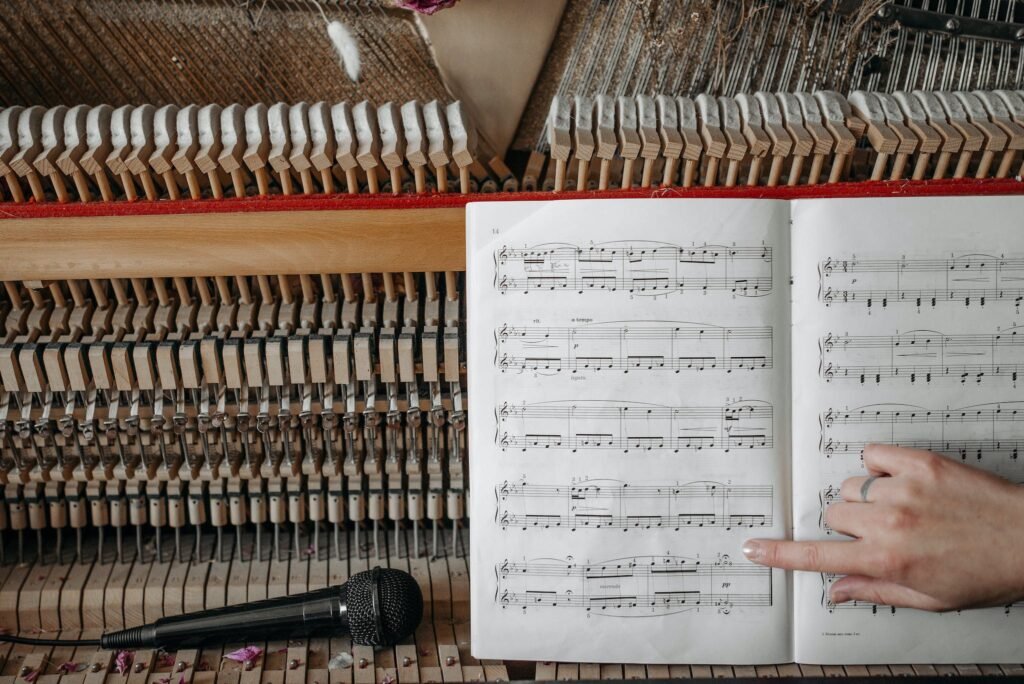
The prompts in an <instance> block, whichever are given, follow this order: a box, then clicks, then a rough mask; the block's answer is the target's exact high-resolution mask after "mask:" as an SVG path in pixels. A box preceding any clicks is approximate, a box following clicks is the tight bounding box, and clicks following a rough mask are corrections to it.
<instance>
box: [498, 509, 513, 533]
mask: <svg viewBox="0 0 1024 684" xmlns="http://www.w3.org/2000/svg"><path fill="white" fill-rule="evenodd" d="M511 522H512V519H511V516H510V515H509V513H508V511H504V512H503V513H502V514H501V519H500V520H499V521H498V523H499V524H500V525H501V529H503V530H505V529H508V526H509V524H510V523H511Z"/></svg>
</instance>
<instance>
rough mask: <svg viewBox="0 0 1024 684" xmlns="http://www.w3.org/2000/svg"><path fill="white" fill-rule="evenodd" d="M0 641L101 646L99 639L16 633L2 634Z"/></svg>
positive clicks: (37, 644)
mask: <svg viewBox="0 0 1024 684" xmlns="http://www.w3.org/2000/svg"><path fill="white" fill-rule="evenodd" d="M0 641H5V642H7V643H9V644H24V645H26V646H100V645H102V644H101V641H100V640H99V639H35V638H32V637H23V636H16V635H14V634H0Z"/></svg>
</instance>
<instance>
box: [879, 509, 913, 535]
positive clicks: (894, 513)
mask: <svg viewBox="0 0 1024 684" xmlns="http://www.w3.org/2000/svg"><path fill="white" fill-rule="evenodd" d="M916 522H917V520H916V516H915V515H914V514H913V513H912V512H911V511H910V510H909V509H907V508H906V507H904V506H888V507H887V508H886V510H885V512H884V513H883V514H882V525H883V526H884V527H885V528H887V529H888V530H890V531H895V532H901V531H904V530H909V529H911V528H913V527H914V525H915V523H916Z"/></svg>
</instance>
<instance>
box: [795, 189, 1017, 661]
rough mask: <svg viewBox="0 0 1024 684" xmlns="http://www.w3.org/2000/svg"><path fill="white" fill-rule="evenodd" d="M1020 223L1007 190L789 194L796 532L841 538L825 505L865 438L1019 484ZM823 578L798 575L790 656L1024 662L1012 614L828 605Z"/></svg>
mask: <svg viewBox="0 0 1024 684" xmlns="http://www.w3.org/2000/svg"><path fill="white" fill-rule="evenodd" d="M1022 216H1024V198H1019V197H987V198H969V197H950V198H937V197H933V198H911V199H905V198H901V199H851V200H847V199H837V200H800V201H797V202H794V203H793V238H792V245H793V274H794V285H793V347H792V353H793V361H792V364H793V426H794V427H793V447H794V450H793V454H794V455H793V473H794V480H793V497H794V500H793V507H794V508H793V510H794V518H795V520H794V524H795V535H796V538H797V539H828V538H833V539H834V538H837V537H838V535H836V534H834V533H830V532H829V531H828V530H826V529H825V527H824V522H823V511H824V509H825V507H826V506H827V505H828V504H829V503H830V502H831V501H833V500H837V499H838V490H839V486H840V484H841V483H842V481H843V480H844V479H845V478H847V477H849V476H851V475H861V474H863V465H862V463H861V457H860V452H861V449H862V448H863V445H864V444H865V443H868V442H883V443H884V442H888V443H897V444H902V445H904V446H913V447H918V448H923V449H927V450H930V451H938V452H942V453H945V454H947V455H949V456H952V457H954V458H957V459H960V460H963V461H964V462H966V463H969V464H971V465H974V466H977V467H980V468H985V469H987V470H991V471H994V472H996V473H998V474H1000V475H1003V476H1005V477H1008V478H1010V479H1011V480H1014V481H1017V482H1021V481H1024V468H1022V464H1024V459H1020V458H1018V450H1019V448H1020V446H1021V445H1024V389H1022V384H1021V380H1024V378H1018V377H1017V374H1018V372H1024V343H1022V342H1024V339H1022V336H1024V328H1022V327H1020V326H1021V323H1022V322H1024V318H1022V314H1021V308H1022V304H1021V302H1022V295H1024V231H1022V230H1021V217H1022ZM1014 411H1019V412H1020V413H1018V414H1014ZM935 571H936V572H942V568H935ZM831 579H833V578H829V577H823V576H821V575H820V574H814V573H796V577H795V589H794V594H795V598H794V602H795V618H794V619H795V632H796V635H797V636H796V658H797V660H798V661H800V662H812V663H835V664H846V663H954V662H961V663H964V662H969V663H986V662H1020V661H1021V659H1022V658H1024V637H1022V635H1024V607H1014V608H1012V609H1009V610H1004V609H1001V608H996V609H986V610H974V611H965V612H963V613H950V614H943V615H936V614H929V613H924V612H920V611H912V610H905V609H896V610H895V611H893V610H891V609H889V608H883V607H875V606H871V605H850V604H843V605H841V606H832V605H830V604H829V603H828V601H827V596H828V591H827V590H828V585H829V584H830V581H831Z"/></svg>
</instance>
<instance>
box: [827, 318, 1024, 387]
mask: <svg viewBox="0 0 1024 684" xmlns="http://www.w3.org/2000/svg"><path fill="white" fill-rule="evenodd" d="M818 347H819V350H820V352H821V361H820V364H819V373H820V375H821V376H822V377H823V378H824V379H825V380H826V381H828V382H831V381H833V380H835V381H839V380H855V381H858V382H860V383H861V384H864V383H868V382H874V383H875V384H879V383H881V382H882V381H883V380H902V381H906V382H910V383H919V382H921V383H931V382H938V381H959V382H961V383H964V384H966V383H967V382H974V383H981V382H982V381H988V380H991V379H993V378H1005V379H1009V381H1010V382H1016V381H1017V379H1018V376H1019V375H1020V374H1021V373H1022V372H1024V328H1022V327H1019V326H1018V327H1013V328H1009V329H1007V330H1001V331H999V332H996V333H995V334H991V335H975V334H972V335H944V334H943V333H941V332H937V331H933V330H914V331H911V332H907V333H903V334H899V335H892V336H883V335H877V336H871V335H865V336H855V335H836V334H833V333H828V334H827V335H825V336H824V337H822V338H821V339H820V341H819V344H818Z"/></svg>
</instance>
